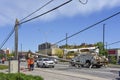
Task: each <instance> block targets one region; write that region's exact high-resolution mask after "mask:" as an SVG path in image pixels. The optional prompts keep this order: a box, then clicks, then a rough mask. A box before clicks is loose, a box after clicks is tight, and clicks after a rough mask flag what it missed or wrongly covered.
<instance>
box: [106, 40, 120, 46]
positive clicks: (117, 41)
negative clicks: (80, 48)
mask: <svg viewBox="0 0 120 80" xmlns="http://www.w3.org/2000/svg"><path fill="white" fill-rule="evenodd" d="M116 43H120V41H116V42H113V43H110V44H108V45H105V46H110V45H113V44H116Z"/></svg>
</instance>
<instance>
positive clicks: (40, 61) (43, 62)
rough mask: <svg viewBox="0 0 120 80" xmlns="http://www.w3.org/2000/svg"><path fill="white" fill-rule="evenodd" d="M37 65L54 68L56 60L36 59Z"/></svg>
mask: <svg viewBox="0 0 120 80" xmlns="http://www.w3.org/2000/svg"><path fill="white" fill-rule="evenodd" d="M36 66H37V67H52V68H54V66H55V62H54V61H53V60H50V59H49V58H40V59H38V60H37V61H36Z"/></svg>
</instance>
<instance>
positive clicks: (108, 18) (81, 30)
mask: <svg viewBox="0 0 120 80" xmlns="http://www.w3.org/2000/svg"><path fill="white" fill-rule="evenodd" d="M119 14H120V11H119V12H117V13H115V14H113V15H111V16H109V17H107V18H105V19H103V20H101V21H98V22H97V23H95V24H93V25H90V26H88V27H87V28H85V29H83V30H81V31H79V32H76V33H74V34H72V35H71V36H68V37H67V39H69V38H71V37H73V36H75V35H77V34H79V33H81V32H83V31H85V30H88V29H90V28H92V27H94V26H96V25H98V24H100V23H102V22H104V21H106V20H108V19H110V18H112V17H114V16H117V15H119ZM64 40H66V38H64V39H62V40H60V41H58V42H56V43H55V44H58V43H60V42H62V41H64Z"/></svg>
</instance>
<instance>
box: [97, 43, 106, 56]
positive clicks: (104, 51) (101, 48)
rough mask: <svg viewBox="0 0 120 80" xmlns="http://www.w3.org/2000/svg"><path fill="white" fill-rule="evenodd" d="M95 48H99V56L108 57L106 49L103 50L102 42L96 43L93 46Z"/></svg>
mask: <svg viewBox="0 0 120 80" xmlns="http://www.w3.org/2000/svg"><path fill="white" fill-rule="evenodd" d="M95 46H98V47H99V54H100V55H102V56H103V55H105V56H107V55H108V52H107V49H105V48H104V45H103V43H102V42H98V43H96V44H95Z"/></svg>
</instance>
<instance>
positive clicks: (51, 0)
mask: <svg viewBox="0 0 120 80" xmlns="http://www.w3.org/2000/svg"><path fill="white" fill-rule="evenodd" d="M53 1H54V0H50V1H49V2H47V3H46V4H44V5H43V6H41V7H40V8H38V9H37V10H35V11H34V12H32V13H31V14H29V15H28V16H26V17H25V18H23V19H21V20H20V22H21V21H23V20H25V19H26V18H28V17H30V16H31V15H33V14H34V13H36V12H38V11H39V10H41V9H42V8H44V7H45V6H47V5H48V4H50V3H51V2H53Z"/></svg>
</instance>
